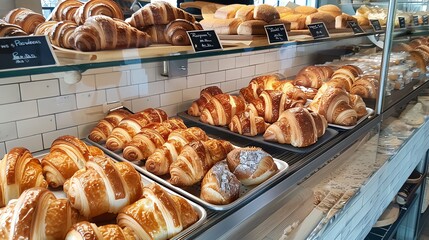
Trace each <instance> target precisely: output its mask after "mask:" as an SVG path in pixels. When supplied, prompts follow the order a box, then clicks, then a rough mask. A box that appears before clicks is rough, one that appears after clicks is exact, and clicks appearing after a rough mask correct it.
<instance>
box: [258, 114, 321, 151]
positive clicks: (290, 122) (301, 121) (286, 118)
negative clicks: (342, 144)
mask: <svg viewBox="0 0 429 240" xmlns="http://www.w3.org/2000/svg"><path fill="white" fill-rule="evenodd" d="M327 126H328V124H327V121H326V119H325V117H324V116H322V115H321V114H317V113H315V112H311V111H309V110H308V109H306V108H302V107H296V108H290V109H288V110H286V111H284V112H283V113H282V114H281V115H280V117H279V119H278V121H277V122H275V123H273V124H271V125H270V126H269V127H268V128H267V130H266V131H265V133H264V135H263V137H264V140H266V141H272V142H278V143H286V144H291V145H292V146H294V147H307V146H310V145H312V144H314V143H316V142H317V140H318V138H319V137H321V136H322V135H323V134H324V133H325V131H326V128H327Z"/></svg>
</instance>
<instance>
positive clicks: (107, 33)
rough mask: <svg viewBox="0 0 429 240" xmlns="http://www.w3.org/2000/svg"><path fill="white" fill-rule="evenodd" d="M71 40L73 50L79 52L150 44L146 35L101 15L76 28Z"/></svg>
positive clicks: (90, 18)
mask: <svg viewBox="0 0 429 240" xmlns="http://www.w3.org/2000/svg"><path fill="white" fill-rule="evenodd" d="M93 1H96V0H93ZM88 3H89V2H88ZM71 39H72V41H73V45H74V48H75V49H77V50H80V51H99V50H110V49H123V48H140V47H147V46H149V45H150V44H151V39H150V36H149V35H147V34H146V33H144V32H141V31H139V30H137V29H135V28H133V27H131V26H130V25H128V24H127V23H125V22H124V21H122V20H118V19H112V18H110V17H107V16H103V15H97V16H93V17H89V18H88V19H87V20H86V21H85V24H84V25H82V26H79V27H78V28H76V30H75V31H74V33H73V35H72V37H71Z"/></svg>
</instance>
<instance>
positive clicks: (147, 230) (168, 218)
mask: <svg viewBox="0 0 429 240" xmlns="http://www.w3.org/2000/svg"><path fill="white" fill-rule="evenodd" d="M198 219H199V216H198V213H197V212H196V211H195V209H194V208H193V207H192V206H191V205H190V204H189V203H188V201H186V200H185V199H184V198H182V197H179V196H177V195H173V194H168V193H167V192H166V191H165V190H164V189H162V188H161V187H160V186H159V185H157V184H155V183H153V184H151V185H150V186H149V187H145V188H144V189H143V198H142V199H140V200H138V201H137V202H135V203H133V204H131V205H129V206H127V207H125V208H123V209H122V210H121V211H120V213H119V214H118V217H117V222H118V225H119V226H121V227H123V228H124V229H126V228H129V229H131V230H132V231H133V232H134V233H135V236H136V238H137V239H160V240H162V239H169V238H172V237H174V236H175V235H176V234H178V233H179V232H181V231H182V230H183V229H186V228H187V227H189V226H191V225H192V224H194V223H195V222H197V221H198Z"/></svg>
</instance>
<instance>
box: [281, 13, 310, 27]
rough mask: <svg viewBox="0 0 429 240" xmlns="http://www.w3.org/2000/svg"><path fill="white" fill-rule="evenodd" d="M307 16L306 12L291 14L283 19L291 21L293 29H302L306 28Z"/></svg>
mask: <svg viewBox="0 0 429 240" xmlns="http://www.w3.org/2000/svg"><path fill="white" fill-rule="evenodd" d="M305 17H306V16H305V15H304V14H290V15H286V16H284V17H282V18H281V19H282V20H284V21H288V22H290V29H291V30H300V29H305Z"/></svg>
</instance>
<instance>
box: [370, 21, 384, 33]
mask: <svg viewBox="0 0 429 240" xmlns="http://www.w3.org/2000/svg"><path fill="white" fill-rule="evenodd" d="M369 21H370V22H371V25H372V28H373V29H374V31H375V32H378V31H381V30H383V29H382V28H381V24H380V21H378V19H370V20H369Z"/></svg>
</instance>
